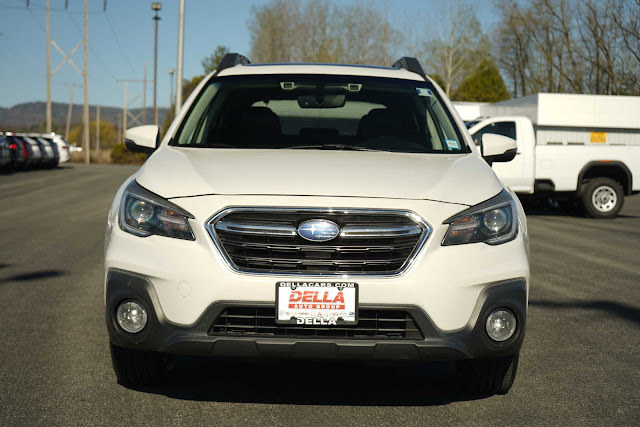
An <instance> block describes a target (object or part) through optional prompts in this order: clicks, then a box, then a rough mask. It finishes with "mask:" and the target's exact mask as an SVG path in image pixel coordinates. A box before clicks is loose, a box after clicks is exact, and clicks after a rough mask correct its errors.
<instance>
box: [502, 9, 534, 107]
mask: <svg viewBox="0 0 640 427" xmlns="http://www.w3.org/2000/svg"><path fill="white" fill-rule="evenodd" d="M496 8H497V9H498V10H499V11H500V13H501V17H502V20H501V21H500V23H499V24H498V27H497V29H496V31H495V33H494V37H493V50H494V56H495V58H496V59H497V62H498V65H499V66H500V67H501V68H502V71H503V72H504V74H505V75H506V76H507V84H508V85H511V95H512V96H513V97H518V96H525V95H527V94H528V91H527V81H528V79H529V76H528V72H529V67H530V57H531V53H532V40H531V39H532V37H531V34H530V31H529V24H528V23H529V22H530V21H531V19H532V18H531V13H530V12H529V11H524V10H522V8H521V7H520V5H519V4H518V3H517V2H516V1H515V0H500V1H498V2H497V3H496Z"/></svg>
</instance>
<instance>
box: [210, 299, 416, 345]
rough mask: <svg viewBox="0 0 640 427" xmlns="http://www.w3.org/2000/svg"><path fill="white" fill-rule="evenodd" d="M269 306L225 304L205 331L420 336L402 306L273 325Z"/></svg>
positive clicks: (307, 335)
mask: <svg viewBox="0 0 640 427" xmlns="http://www.w3.org/2000/svg"><path fill="white" fill-rule="evenodd" d="M275 315H276V310H275V308H273V307H227V308H226V309H224V310H223V311H222V313H220V315H219V316H218V318H217V319H216V321H215V323H214V324H213V326H212V327H211V329H210V330H209V335H214V336H221V335H222V336H236V337H280V338H282V337H285V338H316V339H322V338H326V339H378V340H421V339H424V336H423V335H422V332H421V331H420V329H419V328H418V326H417V324H416V322H415V321H414V319H413V317H411V315H410V314H409V313H408V312H406V311H404V310H391V309H375V310H373V309H362V310H360V311H359V312H358V317H359V320H358V324H357V325H342V326H340V325H338V326H310V325H305V326H298V325H276V320H275Z"/></svg>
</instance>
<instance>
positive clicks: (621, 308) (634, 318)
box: [529, 300, 640, 326]
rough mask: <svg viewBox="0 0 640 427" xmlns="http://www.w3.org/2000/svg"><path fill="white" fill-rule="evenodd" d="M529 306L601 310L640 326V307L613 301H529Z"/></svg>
mask: <svg viewBox="0 0 640 427" xmlns="http://www.w3.org/2000/svg"><path fill="white" fill-rule="evenodd" d="M529 306H533V307H543V308H561V309H579V310H585V309H586V310H600V311H603V312H605V313H607V314H611V315H613V316H616V317H618V318H620V319H624V320H628V321H631V322H633V323H635V324H636V325H637V326H640V309H638V308H635V307H631V306H629V305H625V304H620V303H617V302H613V301H605V300H600V301H574V302H556V301H544V300H543V301H529Z"/></svg>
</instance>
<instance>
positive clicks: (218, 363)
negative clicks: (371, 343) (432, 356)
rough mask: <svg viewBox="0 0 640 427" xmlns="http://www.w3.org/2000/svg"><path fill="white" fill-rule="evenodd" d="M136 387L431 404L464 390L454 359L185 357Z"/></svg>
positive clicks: (229, 397)
mask: <svg viewBox="0 0 640 427" xmlns="http://www.w3.org/2000/svg"><path fill="white" fill-rule="evenodd" d="M137 390H138V391H143V392H147V393H154V394H161V395H165V396H167V397H170V398H174V399H182V400H196V401H217V402H237V403H239V402H242V403H268V404H292V405H338V406H343V405H349V406H371V405H375V406H433V405H444V404H448V403H450V402H453V401H466V400H474V399H478V398H482V397H483V396H476V395H471V394H467V393H463V392H461V391H459V390H458V388H457V387H456V382H455V368H454V365H453V363H446V362H439V363H431V364H425V365H398V364H395V365H394V364H391V363H390V364H382V363H372V362H368V363H356V362H326V361H325V362H315V361H289V362H287V361H273V362H268V361H263V362H251V361H247V362H239V361H229V360H220V359H206V358H190V357H189V358H187V357H181V358H177V359H176V360H175V361H174V366H173V369H172V371H171V373H170V377H169V379H168V382H167V383H166V384H164V385H162V386H159V387H145V388H138V389H137Z"/></svg>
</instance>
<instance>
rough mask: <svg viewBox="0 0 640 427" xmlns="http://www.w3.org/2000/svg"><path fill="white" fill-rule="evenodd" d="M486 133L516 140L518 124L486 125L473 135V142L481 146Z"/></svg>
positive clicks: (498, 123) (499, 123)
mask: <svg viewBox="0 0 640 427" xmlns="http://www.w3.org/2000/svg"><path fill="white" fill-rule="evenodd" d="M485 133H495V134H496V135H502V136H507V137H509V138H512V139H516V122H495V123H491V124H488V125H486V126H485V127H483V128H482V129H480V130H478V131H477V132H476V133H474V134H473V141H474V142H475V143H476V145H480V142H481V141H482V139H481V138H482V135H484V134H485Z"/></svg>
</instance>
